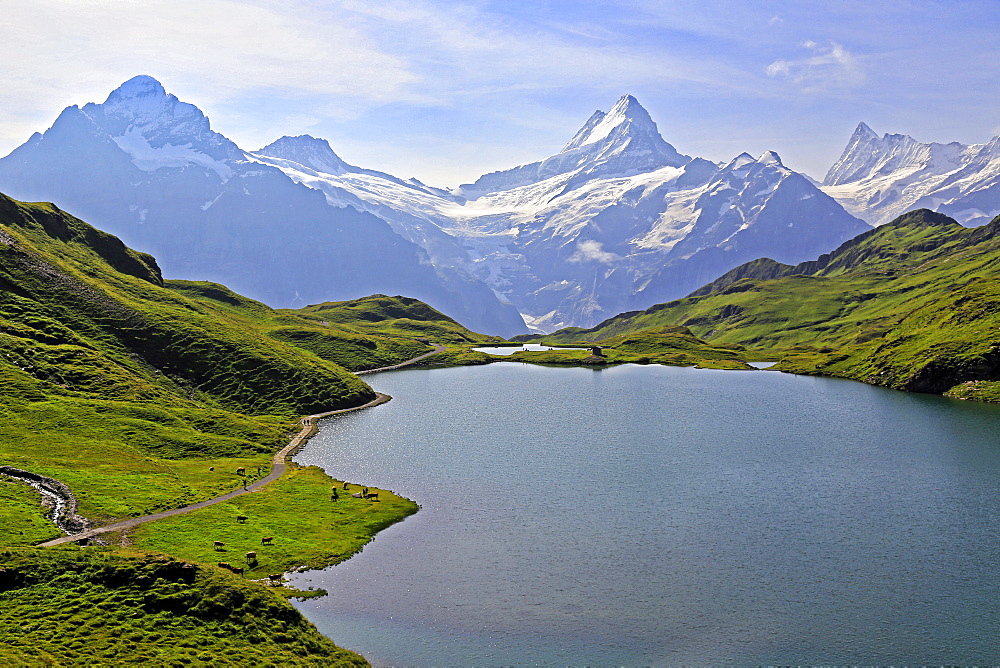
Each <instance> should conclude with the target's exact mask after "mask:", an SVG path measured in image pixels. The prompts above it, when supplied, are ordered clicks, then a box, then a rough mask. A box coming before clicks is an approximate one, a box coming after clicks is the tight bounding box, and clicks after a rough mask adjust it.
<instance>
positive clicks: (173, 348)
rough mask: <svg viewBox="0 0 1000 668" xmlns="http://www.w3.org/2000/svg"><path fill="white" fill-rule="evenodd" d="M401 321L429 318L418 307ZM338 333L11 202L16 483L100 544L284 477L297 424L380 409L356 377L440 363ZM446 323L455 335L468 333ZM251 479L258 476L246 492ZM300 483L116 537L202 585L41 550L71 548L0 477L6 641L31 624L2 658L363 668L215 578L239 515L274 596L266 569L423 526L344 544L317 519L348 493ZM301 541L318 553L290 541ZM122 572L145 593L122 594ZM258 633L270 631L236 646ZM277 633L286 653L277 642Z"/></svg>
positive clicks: (4, 356)
mask: <svg viewBox="0 0 1000 668" xmlns="http://www.w3.org/2000/svg"><path fill="white" fill-rule="evenodd" d="M377 299H381V298H377ZM377 299H376V301H377ZM400 299H401V300H402V298H400ZM358 301H359V302H364V301H365V300H358ZM403 301H405V304H406V306H407V307H408V308H409V312H410V313H411V314H412V317H413V318H416V317H419V315H420V313H421V306H420V305H419V303H416V302H412V301H410V300H403ZM422 308H423V309H426V308H427V307H426V306H423V307H422ZM432 315H433V314H432ZM438 316H440V314H437V315H434V316H433V319H434V320H435V321H436V320H438V319H440V318H438ZM441 318H443V316H441ZM342 320H343V321H342V322H341V323H339V324H337V325H336V326H333V325H330V324H324V323H323V322H320V321H318V320H317V319H315V318H312V317H306V316H303V315H300V314H297V313H295V312H279V311H275V310H272V309H270V308H269V307H267V306H265V305H264V304H261V303H259V302H255V301H253V300H249V299H246V298H245V297H242V296H240V295H237V294H236V293H233V292H232V291H230V290H228V289H227V288H225V287H224V286H220V285H216V284H211V283H199V282H190V281H164V280H163V279H162V277H161V275H160V271H159V268H158V267H157V265H156V262H155V260H154V259H153V258H152V257H150V256H148V255H145V254H143V253H138V252H135V251H133V250H131V249H129V248H127V247H126V246H125V245H124V244H122V243H121V241H119V240H118V239H117V238H115V237H113V236H111V235H108V234H105V233H103V232H100V231H98V230H96V229H94V228H93V227H91V226H89V225H87V224H86V223H84V222H82V221H80V220H78V219H76V218H74V217H72V216H70V215H68V214H66V213H65V212H63V211H61V210H59V209H58V208H56V207H55V206H53V205H51V204H27V203H22V202H16V201H14V200H11V199H10V198H7V197H5V196H3V195H0V400H2V401H0V464H3V465H7V466H13V467H15V468H19V469H26V470H28V471H31V472H33V473H36V474H39V475H43V476H48V477H51V478H55V479H57V480H59V481H61V482H63V483H65V484H67V485H68V486H69V488H70V489H72V491H73V492H74V494H75V496H76V497H77V499H78V501H79V509H78V511H79V513H80V514H81V515H83V516H84V517H86V518H88V519H90V520H91V521H93V522H94V523H96V524H98V525H100V524H105V523H108V522H111V521H113V520H115V519H119V518H125V517H134V516H140V515H145V514H149V513H152V512H156V511H158V510H163V509H168V508H175V507H179V506H183V505H187V504H190V503H193V502H197V501H200V500H204V499H208V498H212V497H215V496H218V495H220V494H224V493H226V492H229V491H232V490H234V489H237V488H239V487H240V486H241V485H242V484H243V482H244V481H245V480H247V478H249V479H250V480H253V479H256V477H257V475H258V474H259V475H266V474H267V473H268V471H269V469H270V460H271V455H272V454H273V453H274V452H275V451H276V450H278V449H279V448H280V447H282V446H284V445H286V444H287V443H288V440H289V438H290V436H291V434H292V433H294V432H295V431H297V430H298V426H297V425H296V421H297V419H298V417H299V416H301V415H303V414H309V413H316V412H322V411H328V410H333V409H337V408H344V407H351V406H358V405H361V404H363V403H365V402H367V401H369V400H370V399H372V398H374V396H375V394H374V392H373V391H372V390H371V388H370V387H368V386H367V385H366V384H365V383H364V382H363V381H362V380H361V379H359V378H358V377H357V376H355V375H354V374H352V373H350V372H349V371H348V370H347V369H346V368H345V366H347V367H350V368H371V367H374V366H380V365H382V364H383V363H389V364H393V363H398V362H400V361H403V360H405V359H407V358H410V357H412V356H414V355H416V354H420V353H422V352H426V351H428V350H431V349H432V348H431V346H430V345H428V344H427V343H425V342H422V341H418V340H416V339H417V338H419V337H416V336H414V335H413V334H412V333H411V334H408V335H406V336H398V335H395V333H396V332H398V331H402V328H400V327H398V326H396V325H395V324H394V325H392V326H387V327H386V328H385V331H387V332H388V333H384V332H383V331H380V330H379V324H378V323H377V322H374V321H373V320H372V321H369V320H366V322H365V323H364V324H363V325H362V326H361V327H356V328H352V327H351V325H350V322H349V318H344V319H342ZM394 320H395V318H394ZM449 323H450V324H448V325H447V326H448V327H451V328H453V329H452V332H453V335H454V334H455V333H456V332H457V333H460V332H463V331H466V330H463V328H461V327H460V326H458V325H457V323H454V321H449ZM414 327H415V325H414ZM428 327H429V330H428V331H429V332H433V331H437V330H436V329H435V328H436V327H437V325H434V326H431V325H430V324H429V325H428ZM442 327H444V325H442ZM390 330H391V331H390ZM466 336H473V337H474V336H475V335H472V334H471V333H469V334H466ZM241 467H242V468H245V469H246V470H247V471H248V473H249V476H246V477H244V476H240V475H237V474H236V470H237V469H238V468H241ZM258 467H260V468H259V469H258ZM291 469H292V470H291V472H290V474H289V475H286V476H283V477H282V478H281V479H279V480H278V481H276V482H274V483H272V484H271V485H270V486H269V487H267V488H266V489H265V490H263V492H259V493H255V494H251V495H246V496H244V497H239V500H234V501H229V502H226V503H225V504H219V505H218V506H212V507H211V509H206V510H210V512H206V510H201V511H198V512H197V513H193V514H191V515H184V516H182V518H184V521H183V522H174V523H173V524H172V525H170V526H174V527H176V526H184V527H185V529H184V531H182V532H180V533H176V531H175V532H174V533H170V526H165V527H161V528H158V529H157V530H155V531H151V530H147V531H145V532H142V533H141V534H140V533H139V532H136V535H135V536H131V537H130V536H128V535H109V536H108V540H110V541H111V542H112V544H115V545H127V544H129V543H130V542H133V541H135V542H137V543H146V542H148V543H151V544H156V543H157V542H158V541H159V542H161V543H163V544H164V545H167V546H168V547H169V551H171V553H177V554H181V553H185V554H190V555H194V556H189V557H187V558H188V559H193V560H196V561H197V562H198V563H197V564H196V565H197V566H198V571H197V572H198V573H199V575H198V577H197V578H195V579H194V580H193V581H191V582H171V581H164V582H163V583H161V582H160V580H161V579H163V578H165V577H166V576H162V577H161V575H157V573H158V572H159V571H157V570H156V569H157V568H159V567H155V568H153V567H151V568H152V570H153V571H156V573H153V572H151V573H149V574H146V573H145V571H146V570H150V569H149V568H146V566H143V564H145V563H146V562H147V561H148V559H150V558H152V559H153V560H154V561H155V560H157V559H159V557H148V556H142V554H140V556H129V555H128V554H121V555H117V556H114V557H111V556H107V555H105V556H100V555H102V554H103V552H101V550H102V548H87V549H86V550H83V551H80V550H79V548H76V547H75V546H70V547H63V548H51V549H50V550H46V551H39V550H33V549H32V548H30V547H28V546H30V545H33V544H37V543H39V542H42V541H44V540H47V539H49V538H54V537H56V536H59V535H61V532H60V531H59V530H58V529H57V528H56V527H55V526H54V525H53V524H52V523H51V522H49V521H48V520H47V519H46V518H45V517H44V514H43V511H42V508H41V506H40V500H41V498H40V496H39V493H38V492H36V491H35V490H33V489H32V488H30V487H28V486H27V485H26V484H24V483H21V482H17V481H14V480H13V479H11V478H7V477H3V476H0V546H3V547H4V549H5V550H6V551H5V552H0V608H3V609H4V610H6V611H8V612H9V613H10V614H5V615H0V628H7V627H9V628H14V627H13V626H11V625H12V624H14V625H17V624H20V623H21V622H20V621H19V620H24V619H31V620H33V621H32V622H31V623H29V624H27V625H25V626H21V627H20V631H19V633H18V634H17V635H16V637H15V636H13V635H11V634H8V633H3V634H0V636H2V637H0V657H3V658H4V659H5V660H6V661H7V663H12V664H13V663H17V664H21V663H25V664H36V663H37V664H49V663H53V662H54V663H73V662H74V661H76V660H77V659H75V658H73V657H74V656H76V657H80V656H86V657H89V658H91V659H95V660H98V661H101V660H106V661H109V662H115V661H125V662H131V661H136V662H144V661H153V662H167V663H170V662H171V661H175V660H176V661H182V662H184V661H191V660H199V659H202V658H204V657H205V656H207V655H214V657H215V659H214V660H213V663H220V665H221V664H225V663H226V660H224V659H220V658H219V657H220V655H222V654H223V653H224V652H223V650H225V651H227V652H229V653H233V652H235V653H236V654H234V655H233V656H240V657H241V658H240V659H238V660H236V659H234V661H233V663H239V664H240V665H244V664H245V661H244V660H243V659H244V658H245V659H247V660H253V661H254V662H256V660H257V659H259V660H260V662H262V663H267V662H268V661H273V662H275V663H280V664H282V665H297V664H307V665H317V664H322V665H328V664H331V663H332V664H338V663H347V664H357V663H363V660H362V659H361V658H360V657H357V655H354V654H351V653H345V652H343V651H342V650H339V649H338V648H336V647H335V646H334V645H333V644H332V643H330V642H329V641H327V640H326V639H325V638H323V637H322V636H321V635H320V634H319V633H318V632H317V631H316V629H315V628H314V627H312V625H311V624H308V622H305V621H304V620H302V618H301V617H300V616H299V615H298V613H297V612H296V611H295V610H294V609H292V608H291V607H289V606H288V605H287V604H286V603H284V602H283V601H282V600H281V597H280V596H278V595H277V594H275V593H273V592H272V591H269V590H264V589H261V588H260V587H259V585H255V584H250V583H247V584H239V585H237V584H235V583H234V582H230V581H229V580H227V578H230V576H229V575H228V574H224V573H218V572H216V571H217V570H218V569H217V568H216V567H215V566H213V565H212V563H213V562H212V559H213V557H214V556H215V555H214V553H213V551H212V547H211V546H212V541H213V540H218V536H215V535H211V532H217V533H219V534H220V535H225V536H227V537H228V536H229V534H230V533H233V526H236V527H241V526H243V525H241V524H240V523H239V522H237V521H236V520H235V519H234V518H235V516H236V515H237V514H239V513H241V512H242V513H246V514H248V515H250V516H251V521H252V522H254V523H255V525H254V528H253V531H254V534H253V535H252V536H251V535H249V534H247V532H246V531H238V532H237V533H236V534H234V535H238V536H239V539H240V540H244V539H245V540H247V541H251V542H255V541H259V537H260V535H259V534H258V533H256V532H258V531H261V530H265V529H268V530H271V531H272V532H273V533H274V534H275V535H276V536H277V538H276V539H275V544H276V546H277V547H276V548H275V549H274V550H272V551H271V552H268V553H266V556H265V555H264V554H262V557H261V562H260V563H259V564H257V565H255V569H257V570H259V571H260V572H257V570H254V571H253V572H252V573H251V575H252V576H253V577H263V576H262V575H261V573H264V574H265V575H266V574H267V573H271V572H274V570H265V569H277V570H279V571H280V570H284V569H287V568H288V567H290V566H289V565H290V564H301V563H314V564H316V565H317V566H323V565H327V564H328V563H332V562H333V561H336V560H340V559H343V558H346V557H347V556H348V555H349V554H350V553H352V552H353V551H357V550H359V549H361V547H362V546H363V545H364V543H365V542H367V541H368V540H370V539H371V537H372V535H374V533H376V532H377V531H378V530H379V529H381V528H383V527H385V526H388V525H389V524H392V523H393V522H396V521H399V520H400V519H402V518H403V517H405V516H406V515H408V514H410V513H412V512H415V510H416V505H415V504H413V503H412V502H410V501H408V500H406V499H401V498H398V497H395V496H393V495H391V494H388V493H386V494H385V495H384V496H386V502H385V503H378V504H372V503H371V502H368V501H357V502H356V503H345V504H341V506H338V508H337V509H336V511H337V513H338V514H337V517H336V518H335V519H336V521H335V523H334V524H331V516H330V513H329V512H325V513H304V512H302V509H303V508H304V507H315V505H316V504H319V503H324V502H325V503H329V499H328V496H329V488H330V485H331V484H333V483H334V481H333V480H332V479H330V478H329V477H328V476H326V475H325V474H324V473H323V472H321V471H318V470H312V469H298V468H297V467H295V466H294V465H293V466H292V467H291ZM258 472H259V473H258ZM352 501H356V500H353V499H352ZM148 526H151V525H148ZM338 527H339V529H338ZM338 531H339V532H340V533H343V535H340V533H338ZM163 535H166V536H168V538H167V539H163V538H162V537H161V536H163ZM296 535H297V536H310V537H311V540H308V541H299V542H296V541H294V540H290V539H289V540H286V539H285V536H296ZM229 540H230V541H233V542H234V544H235V541H236V539H235V538H230V539H229ZM164 541H165V542H164ZM286 543H287V544H286ZM300 545H304V546H305V547H304V548H302V547H300ZM161 549H166V548H161ZM46 555H52V556H46ZM206 555H207V556H206ZM101 559H105V562H102V564H103V565H102V564H98V563H97V562H98V561H100V560H101ZM107 559H111V560H112V561H114V560H115V559H117V560H118V561H115V562H114V563H111V562H108V561H107ZM95 564H96V565H95ZM95 569H96V570H95ZM168 570H169V569H168ZM61 571H70V572H71V573H70V574H68V575H66V574H61ZM112 571H114V572H119V571H121V572H125V571H127V572H129V573H131V575H129V576H127V577H126V576H124V575H123V576H121V577H118V576H114V577H112V578H111V580H114V581H113V582H111V581H110V580H107V578H106V577H105V576H107V577H111V576H110V575H108V573H110V572H112ZM133 571H134V572H133ZM140 571H142V572H140ZM171 572H173V571H171ZM175 575H176V574H175ZM132 576H135V578H138V580H133V579H131V578H132ZM166 580H170V578H166ZM137 601H138V602H140V603H141V605H140V607H139V608H137V607H136V602H137ZM230 604H232V605H233V606H235V607H233V608H232V609H231V610H229V611H226V610H222V609H220V607H219V606H227V605H230ZM57 608H58V609H57ZM140 611H141V612H142V614H141V615H139V612H140ZM137 615H139V616H138V617H137ZM258 615H259V616H260V623H259V624H257V623H255V624H253V625H251V626H252V628H251V627H247V628H245V629H243V630H242V631H235V630H234V625H236V624H239V623H240V620H245V619H246V618H247V616H251V617H256V616H258ZM82 618H86V619H87V620H91V621H90V622H88V623H81V621H80V620H81V619H82ZM266 628H271V629H278V631H279V633H278V634H277V635H276V636H275V637H274V638H272V639H270V640H264V639H261V637H260V635H261V633H263V632H264V629H266ZM275 638H276V640H275ZM272 641H273V642H272ZM158 643H159V644H158ZM162 643H167V645H168V647H166V649H164V646H161V644H162ZM88 650H93V651H94V652H97V653H96V654H91V653H90V652H89V651H88ZM206 653H207V654H206ZM101 657H103V658H101ZM15 659H16V660H15Z"/></svg>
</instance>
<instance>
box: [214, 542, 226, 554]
mask: <svg viewBox="0 0 1000 668" xmlns="http://www.w3.org/2000/svg"><path fill="white" fill-rule="evenodd" d="M225 546H226V544H225V543H223V542H222V541H221V540H217V541H214V543H213V547H214V548H215V551H216V552H221V551H222V548H224V547H225Z"/></svg>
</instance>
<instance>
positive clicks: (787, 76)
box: [764, 40, 866, 92]
mask: <svg viewBox="0 0 1000 668" xmlns="http://www.w3.org/2000/svg"><path fill="white" fill-rule="evenodd" d="M801 46H802V48H804V49H806V50H807V51H809V52H811V53H812V55H810V56H807V57H805V58H799V59H797V60H785V59H783V58H779V59H777V60H775V61H774V62H772V63H771V64H769V65H768V66H767V67H765V68H764V72H765V73H766V74H767V76H769V77H772V78H775V79H783V80H787V81H789V82H791V83H793V84H795V85H796V86H798V87H799V88H800V89H801V90H803V91H804V92H819V91H827V90H832V89H844V88H856V87H858V86H861V85H863V84H864V83H865V81H866V76H865V70H864V66H863V65H862V63H861V60H860V59H859V58H858V57H857V56H855V55H854V54H853V53H851V52H850V51H848V50H847V49H845V48H844V46H843V45H842V44H838V43H837V42H832V41H831V42H829V43H827V44H818V43H816V42H814V41H812V40H806V41H804V42H802V45H801Z"/></svg>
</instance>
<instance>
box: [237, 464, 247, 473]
mask: <svg viewBox="0 0 1000 668" xmlns="http://www.w3.org/2000/svg"><path fill="white" fill-rule="evenodd" d="M246 474H247V469H246V467H245V466H241V467H239V468H238V469H236V475H246Z"/></svg>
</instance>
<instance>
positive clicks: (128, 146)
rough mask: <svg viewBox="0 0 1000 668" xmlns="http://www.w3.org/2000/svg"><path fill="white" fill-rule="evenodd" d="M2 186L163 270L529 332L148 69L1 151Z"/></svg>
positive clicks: (457, 274)
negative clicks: (400, 304)
mask: <svg viewBox="0 0 1000 668" xmlns="http://www.w3.org/2000/svg"><path fill="white" fill-rule="evenodd" d="M331 153H332V151H331ZM300 157H301V158H302V159H303V160H305V161H306V162H308V161H309V160H310V158H309V157H307V156H300ZM314 157H315V158H316V159H317V160H320V159H321V157H317V156H314ZM334 158H336V156H334ZM317 164H321V166H322V167H324V168H325V169H330V170H334V171H337V170H338V169H342V167H341V165H340V164H339V163H337V162H331V163H317ZM0 189H2V190H5V191H6V192H9V193H10V194H11V195H12V196H14V197H16V198H18V199H22V200H32V201H37V200H46V201H55V202H57V203H58V204H59V205H60V206H61V207H63V208H65V209H66V210H67V211H70V212H72V213H74V214H76V215H79V216H81V217H83V218H86V219H88V220H90V221H93V222H94V223H95V224H97V225H98V226H100V228H101V229H103V230H106V231H108V232H111V233H113V234H115V235H117V236H119V237H121V238H122V239H123V240H124V241H125V242H126V243H127V244H128V245H130V246H133V247H135V248H140V249H142V250H144V251H147V252H151V253H154V254H155V255H156V256H157V258H158V260H159V262H160V265H161V267H162V269H163V271H164V273H165V274H166V275H167V276H170V277H174V278H189V279H199V280H208V281H215V282H219V283H224V284H226V285H229V286H230V287H232V288H233V289H235V290H237V291H238V292H240V293H242V294H245V295H248V296H250V297H252V298H254V299H258V300H260V301H263V302H266V303H268V304H270V305H272V306H275V307H296V306H303V305H306V304H309V303H318V302H322V301H326V300H330V299H353V298H357V297H361V296H364V295H368V294H372V293H386V294H406V295H409V296H412V297H414V298H418V299H421V300H424V301H426V302H428V303H430V304H432V305H433V306H434V307H435V308H438V309H440V310H442V311H443V312H445V313H448V314H450V315H451V316H453V317H455V318H457V319H458V320H460V321H462V322H463V323H465V324H467V325H469V326H470V327H472V328H473V329H476V330H479V331H485V332H490V333H500V334H506V335H510V334H515V333H519V332H523V331H525V328H524V323H523V321H522V320H521V318H520V316H519V315H518V313H517V312H516V310H515V309H514V308H513V307H511V306H510V305H507V304H503V303H501V302H500V301H499V300H498V299H497V297H496V296H495V295H494V293H493V292H492V290H491V289H490V288H489V287H487V286H486V285H485V284H483V283H482V282H481V281H479V280H477V279H475V278H474V277H472V276H469V275H468V274H465V273H463V272H462V271H461V270H458V269H454V268H452V267H449V266H437V267H435V266H434V265H433V264H432V263H431V261H430V259H429V257H428V255H427V252H426V251H424V250H423V249H422V248H420V247H419V246H418V245H416V244H414V243H411V242H409V241H407V240H405V239H403V238H400V237H399V236H398V235H397V234H395V233H394V232H393V230H392V229H391V228H390V227H389V225H387V224H386V223H385V221H383V220H381V219H379V218H378V217H377V216H374V215H371V214H370V213H367V212H364V211H358V210H356V209H354V208H351V207H347V206H341V207H332V206H329V204H328V203H327V201H326V199H325V198H324V197H323V196H322V195H321V194H320V193H318V192H316V191H315V190H313V189H310V188H307V187H304V186H302V185H301V184H298V183H295V182H294V181H293V180H291V179H290V178H289V177H288V176H287V175H286V174H285V173H284V172H282V171H281V170H280V169H277V168H274V167H271V166H269V165H265V164H262V163H261V162H260V161H257V160H255V159H253V158H252V157H250V156H248V155H247V153H246V152H244V151H243V150H242V149H240V148H239V147H238V146H236V144H234V143H233V142H232V141H230V140H229V139H227V138H226V137H224V136H222V135H221V134H219V133H217V132H214V131H213V130H212V129H211V127H210V124H209V120H208V118H206V117H205V115H204V114H203V113H202V112H201V111H200V110H199V109H198V108H197V107H195V106H194V105H191V104H187V103H184V102H181V101H179V100H178V99H177V98H176V97H175V96H173V95H170V94H167V93H166V91H165V90H164V89H163V86H162V85H160V83H159V82H157V81H156V80H155V79H152V78H151V77H147V76H139V77H135V78H133V79H131V80H129V81H127V82H125V83H124V84H122V86H121V87H119V88H118V89H116V90H115V91H113V92H112V93H111V94H110V95H109V96H108V98H107V100H106V101H105V102H104V103H103V104H94V103H90V104H86V105H84V106H83V107H82V108H80V107H76V106H72V107H68V108H67V109H65V110H64V111H63V112H62V113H61V114H60V115H59V117H58V118H57V119H56V121H55V123H54V124H53V125H52V127H51V128H49V129H48V130H47V131H46V132H45V133H43V134H39V133H36V134H35V135H33V136H32V137H31V138H30V139H29V140H28V141H27V142H26V143H25V144H23V145H22V146H20V147H18V148H17V149H15V150H14V151H13V152H12V153H11V154H10V155H8V156H6V157H4V158H3V159H0Z"/></svg>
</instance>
